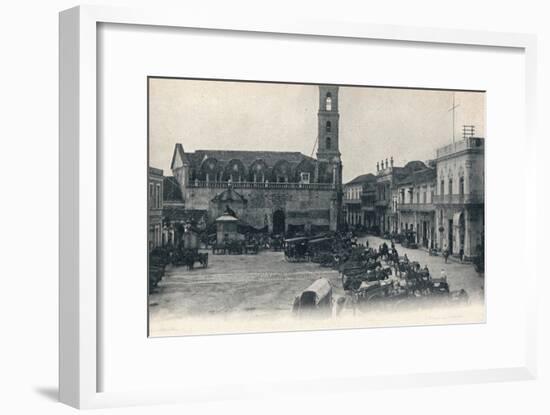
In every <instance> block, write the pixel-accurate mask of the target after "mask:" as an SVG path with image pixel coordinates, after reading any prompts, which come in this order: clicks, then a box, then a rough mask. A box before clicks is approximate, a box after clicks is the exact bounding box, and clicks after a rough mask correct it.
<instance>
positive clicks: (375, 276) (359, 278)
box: [340, 261, 392, 291]
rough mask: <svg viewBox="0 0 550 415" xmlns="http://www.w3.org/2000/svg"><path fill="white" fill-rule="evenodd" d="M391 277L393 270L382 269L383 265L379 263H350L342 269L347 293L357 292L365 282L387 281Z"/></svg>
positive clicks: (343, 282)
mask: <svg viewBox="0 0 550 415" xmlns="http://www.w3.org/2000/svg"><path fill="white" fill-rule="evenodd" d="M391 275H392V271H391V268H390V267H388V266H385V267H382V265H381V263H380V262H377V261H368V262H353V261H348V262H346V263H344V264H343V265H342V266H341V268H340V277H341V279H342V287H343V288H344V290H346V291H349V290H351V291H353V290H357V289H358V288H359V287H360V286H361V284H362V283H363V282H373V281H381V280H387V279H388V278H389V277H390V276H391Z"/></svg>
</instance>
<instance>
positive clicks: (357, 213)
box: [343, 173, 376, 227]
mask: <svg viewBox="0 0 550 415" xmlns="http://www.w3.org/2000/svg"><path fill="white" fill-rule="evenodd" d="M375 182H376V176H374V175H373V174H371V173H368V174H362V175H360V176H357V177H356V178H355V179H353V180H351V181H350V182H348V183H346V184H345V185H344V199H343V212H344V220H345V223H346V224H347V225H348V226H351V227H354V226H366V227H370V226H372V224H373V223H374V198H375V196H374V190H375V188H374V183H375ZM371 202H372V203H371Z"/></svg>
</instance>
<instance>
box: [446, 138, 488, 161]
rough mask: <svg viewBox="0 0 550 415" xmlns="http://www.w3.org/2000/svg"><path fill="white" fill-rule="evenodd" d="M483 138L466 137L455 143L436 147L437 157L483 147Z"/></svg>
mask: <svg viewBox="0 0 550 415" xmlns="http://www.w3.org/2000/svg"><path fill="white" fill-rule="evenodd" d="M484 144H485V143H484V139H483V138H478V137H468V138H465V139H464V140H461V141H457V142H456V143H452V144H449V145H447V146H445V147H441V148H438V149H437V151H436V154H437V158H440V157H444V156H448V155H451V154H454V153H458V152H460V151H464V150H470V149H479V150H483V148H484Z"/></svg>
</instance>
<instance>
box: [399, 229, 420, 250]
mask: <svg viewBox="0 0 550 415" xmlns="http://www.w3.org/2000/svg"><path fill="white" fill-rule="evenodd" d="M401 245H402V246H403V247H404V248H410V249H417V248H418V244H417V243H416V232H415V231H405V232H404V233H402V234H401Z"/></svg>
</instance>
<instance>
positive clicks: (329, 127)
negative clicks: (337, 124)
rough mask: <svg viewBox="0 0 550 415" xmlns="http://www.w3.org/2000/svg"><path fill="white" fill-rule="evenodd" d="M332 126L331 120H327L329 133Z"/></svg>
mask: <svg viewBox="0 0 550 415" xmlns="http://www.w3.org/2000/svg"><path fill="white" fill-rule="evenodd" d="M331 128H332V124H331V123H330V121H327V126H326V130H327V133H330V130H331Z"/></svg>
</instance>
